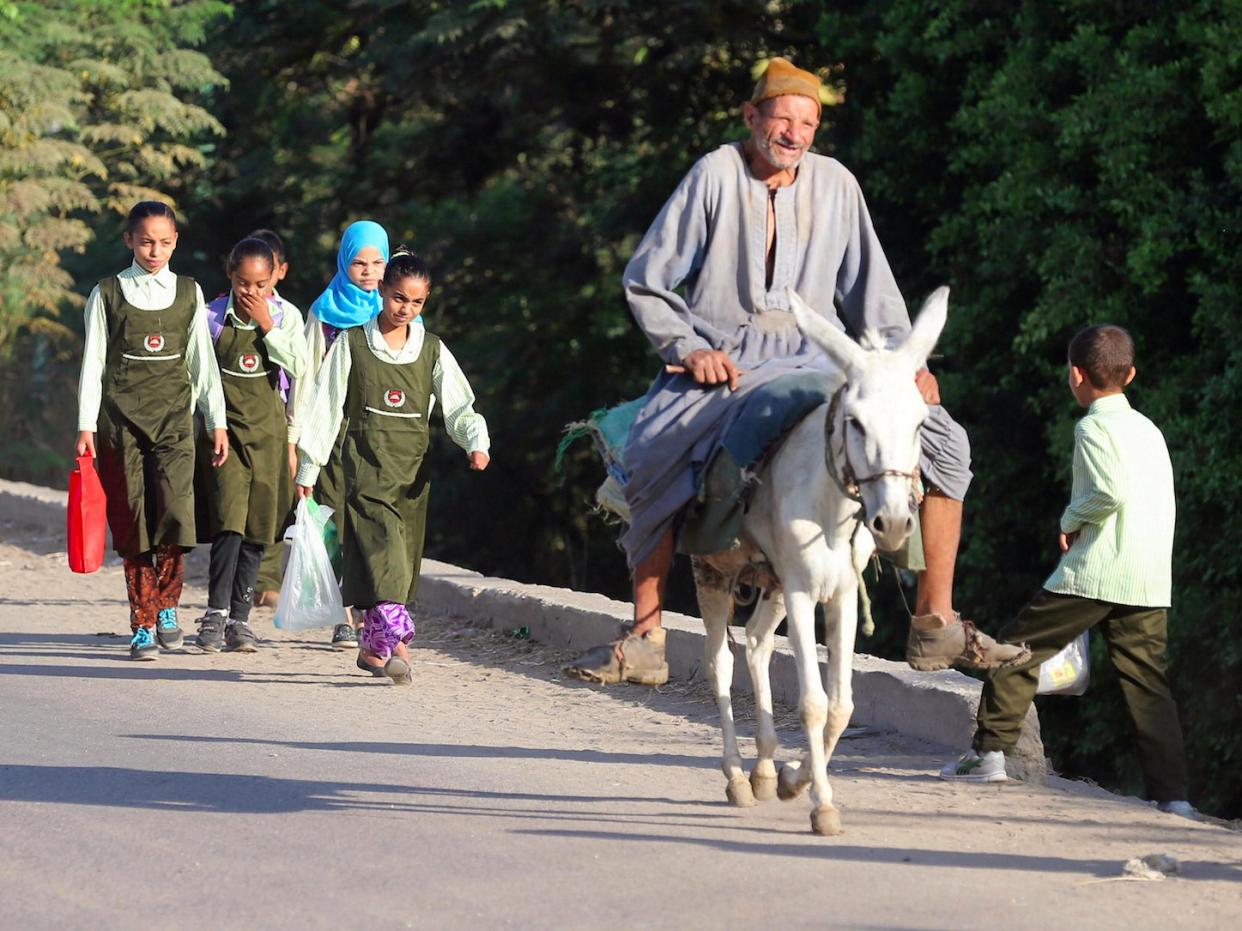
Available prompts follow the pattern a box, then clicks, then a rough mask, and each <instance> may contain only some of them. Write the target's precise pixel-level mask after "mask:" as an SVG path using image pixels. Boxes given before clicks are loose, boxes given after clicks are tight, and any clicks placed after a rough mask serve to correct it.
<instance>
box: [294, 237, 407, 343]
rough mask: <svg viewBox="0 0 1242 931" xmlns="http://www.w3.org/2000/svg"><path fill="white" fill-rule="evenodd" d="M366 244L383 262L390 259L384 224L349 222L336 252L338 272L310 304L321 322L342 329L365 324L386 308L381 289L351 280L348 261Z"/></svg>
mask: <svg viewBox="0 0 1242 931" xmlns="http://www.w3.org/2000/svg"><path fill="white" fill-rule="evenodd" d="M367 246H374V247H375V248H376V249H378V250H379V253H380V255H382V256H383V257H384V261H385V262H387V261H388V233H386V232H385V231H384V227H382V226H380V225H379V224H378V223H375V222H373V221H371V220H359V221H358V222H357V223H351V224H349V226H348V227H347V228H346V230H345V235H344V236H342V237H341V248H340V249H338V250H337V252H336V274H335V275H333V276H332V280H331V281H329V282H328V287H327V288H326V289H325V290H324V292H323V294H321V295H319V297H318V298H316V300H315V303H313V304H311V310H313V311H314V312H315V316H316V317H318V318H319V320H320V322H322V323H326V324H328V325H329V326H334V327H336V328H337V329H338V330H343V329H345V328H346V327H351V326H358V325H359V324H361V323H366V322H367V321H368V320H370V319H372V318H373V317H375V316H377V315H378V314H379V312H380V310H381V308H383V306H384V301H383V298H381V297H380V293H379V289H378V288H376V289H375V290H374V291H364V290H363V289H362V288H360V287H358V286H357V285H356V284H354V283H353V282H352V281H350V280H349V263H350V262H352V261H353V260H354V257H355V256H356V255H357V254H358V253H359V252H361V251H362V250H363V249H365V248H366V247H367Z"/></svg>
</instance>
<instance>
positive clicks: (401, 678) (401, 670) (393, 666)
mask: <svg viewBox="0 0 1242 931" xmlns="http://www.w3.org/2000/svg"><path fill="white" fill-rule="evenodd" d="M384 675H386V676H387V677H388V678H390V679H392V684H393V685H413V684H414V673H413V672H411V671H410V664H409V663H407V662H406V661H405V660H403V659H402V658H401V657H400V656H390V657H389V658H388V662H387V663H385V664H384Z"/></svg>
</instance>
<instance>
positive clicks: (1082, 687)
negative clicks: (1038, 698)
mask: <svg viewBox="0 0 1242 931" xmlns="http://www.w3.org/2000/svg"><path fill="white" fill-rule="evenodd" d="M1090 676H1091V644H1090V641H1089V640H1088V639H1087V631H1085V630H1084V631H1083V632H1082V633H1081V634H1080V635H1078V636H1077V637H1075V638H1074V639H1073V640H1072V641H1071V642H1070V643H1069V645H1068V646H1066V647H1065V649H1063V650H1062V651H1061V652H1060V653H1058V654H1056V655H1055V656H1053V657H1051V658H1049V659H1046V660H1044V662H1042V663H1040V665H1039V688H1038V689H1036V690H1035V691H1036V693H1037V694H1039V695H1081V694H1083V692H1085V691H1087V681H1088V679H1089V678H1090Z"/></svg>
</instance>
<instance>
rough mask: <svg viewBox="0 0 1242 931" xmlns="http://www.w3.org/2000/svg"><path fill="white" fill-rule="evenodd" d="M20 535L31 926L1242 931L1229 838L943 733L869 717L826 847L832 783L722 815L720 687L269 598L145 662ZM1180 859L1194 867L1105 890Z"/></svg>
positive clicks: (95, 580) (19, 888) (16, 645)
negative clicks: (1153, 861) (250, 628)
mask: <svg viewBox="0 0 1242 931" xmlns="http://www.w3.org/2000/svg"><path fill="white" fill-rule="evenodd" d="M0 541H2V542H0V838H3V842H2V846H0V927H3V928H5V929H7V928H21V929H27V928H31V929H33V928H118V929H119V928H126V929H130V928H146V927H155V928H204V929H206V928H210V929H222V928H269V927H297V928H331V929H341V928H363V927H365V928H389V927H394V928H401V927H418V928H442V927H443V928H490V927H600V928H634V927H655V928H700V927H704V928H706V927H711V928H735V927H737V928H746V927H750V928H759V927H765V926H772V925H780V926H786V927H787V926H794V927H848V928H950V927H951V928H981V929H1006V931H1008V929H1022V928H1031V929H1039V931H1048V929H1053V928H1121V927H1125V928H1129V929H1137V928H1149V927H1150V928H1155V927H1161V928H1168V927H1179V928H1182V927H1193V928H1226V927H1228V928H1237V927H1239V926H1242V835H1239V834H1238V833H1235V832H1232V831H1228V830H1225V829H1224V828H1221V827H1218V826H1212V825H1201V824H1192V823H1190V822H1186V821H1183V820H1182V819H1178V818H1175V817H1173V816H1169V815H1161V814H1159V813H1157V812H1155V811H1153V810H1152V809H1150V808H1148V807H1146V806H1143V805H1141V804H1139V803H1136V802H1134V801H1133V800H1121V799H1114V798H1111V797H1101V796H1100V795H1099V794H1098V793H1096V794H1091V793H1089V792H1084V791H1078V790H1076V791H1066V790H1064V789H1056V788H1035V787H1029V786H1024V785H1009V786H1002V787H995V786H992V787H987V788H979V787H967V786H960V785H948V784H945V783H942V782H940V781H938V780H936V779H934V778H933V777H932V776H931V773H932V772H934V769H935V767H936V766H937V765H938V764H939V763H940V762H941V761H942V759H943V755H944V749H943V748H932V747H928V746H926V745H919V744H916V743H912V742H910V741H903V740H902V739H899V738H896V737H894V736H892V735H883V734H873V735H870V736H863V737H860V738H855V739H852V740H847V741H844V742H843V744H842V746H841V750H840V752H839V753H838V755H837V756H836V758H835V759H834V760H833V764H832V770H833V784H834V787H835V790H836V792H837V800H838V803H839V804H840V806H841V809H842V814H843V818H844V821H845V826H846V832H847V833H846V834H845V835H844V836H842V837H837V838H820V837H815V836H813V835H811V834H810V832H809V829H808V814H809V804H808V803H807V801H806V800H805V799H800V800H797V801H794V802H790V803H779V802H767V803H763V804H761V805H759V806H758V807H756V808H753V809H749V810H735V809H731V808H729V807H727V806H726V805H725V804H724V792H723V788H724V786H723V778H722V777H721V775H720V772H719V769H718V752H719V751H718V746H719V745H718V739H717V732H716V728H715V708H714V705H713V704H712V703H710V702H709V701H706V700H705V692H704V689H703V688H702V687H701V686H698V687H687V686H685V685H680V686H679V685H677V684H674V685H673V687H671V688H667V689H664V690H660V691H652V690H649V689H642V688H638V687H623V688H620V689H613V690H607V691H604V690H597V689H593V688H590V687H587V686H583V685H580V684H577V683H572V682H567V681H565V680H563V679H561V678H560V677H559V675H558V673H557V660H558V659H560V657H559V656H557V655H555V654H550V653H549V652H548V651H545V650H542V649H541V648H538V647H535V646H532V645H531V644H529V643H526V642H523V641H518V640H514V639H512V638H508V637H505V636H503V635H499V634H496V633H492V632H482V631H477V630H473V629H462V628H461V627H460V625H459V624H455V623H454V622H452V621H446V620H437V619H431V620H429V621H423V622H420V624H421V627H420V632H419V641H418V644H419V645H418V649H417V650H416V651H415V660H416V672H415V678H416V681H415V684H414V686H413V687H410V688H404V689H403V688H399V687H396V686H391V685H389V684H387V683H386V682H384V681H375V680H371V679H369V678H367V677H365V676H364V675H363V674H362V673H360V672H359V671H357V670H356V669H354V668H353V658H352V656H349V655H342V654H339V653H334V652H332V651H330V650H328V649H327V648H326V645H325V644H324V643H323V638H322V636H321V633H320V632H312V633H310V634H309V635H298V634H295V635H289V634H286V633H284V632H281V631H276V630H274V629H273V628H272V626H271V623H270V615H268V614H267V613H262V614H259V615H258V621H257V624H256V627H257V628H258V630H259V632H260V635H261V636H264V637H266V638H269V639H267V640H266V642H265V643H264V645H263V649H262V651H261V652H259V653H257V654H254V655H250V656H237V655H231V654H217V655H204V654H200V653H197V652H195V651H194V650H192V649H188V648H187V649H183V650H182V651H179V652H176V653H168V654H164V655H162V656H161V657H160V659H159V660H158V661H156V662H153V663H132V662H130V661H129V660H128V659H127V658H126V651H125V645H126V642H127V638H126V636H125V635H124V631H125V629H126V628H127V619H126V607H125V601H124V585H123V581H122V577H121V574H120V571H119V569H117V568H116V567H110V568H105V569H104V570H102V571H101V572H99V573H96V574H94V575H90V576H74V575H72V574H71V573H70V572H69V571H68V569H67V568H66V567H65V565H64V559H63V557H62V556H60V555H59V554H58V553H57V552H56V550H57V549H58V547H59V540H58V539H56V538H55V537H54V536H40V535H39V534H38V533H37V532H34V531H31V530H29V529H23V528H18V527H14V526H12V525H9V526H2V525H0ZM202 597H203V593H202V591H201V589H198V588H190V589H188V590H187V595H186V602H187V604H188V605H189V606H190V607H191V608H195V607H199V606H201V604H202ZM192 617H193V612H192V610H186V611H184V612H183V623H184V622H186V621H189V620H190V619H191V618H192ZM788 720H792V719H788ZM743 727H744V729H746V730H747V731H748V730H749V725H747V724H743ZM782 740H783V742H784V744H785V746H786V748H787V749H786V750H785V751H784V753H785V755H786V756H787V757H789V756H793V755H794V754H795V753H796V750H795V749H792V748H791V745H796V743H797V741H798V737H797V733H796V731H793V730H785V731H783V732H782ZM745 749H746V751H747V752H750V753H753V745H752V744H751V743H750V742H749V741H748V742H747V744H746V747H745ZM1155 852H1163V853H1169V854H1172V855H1174V856H1177V857H1178V858H1180V859H1181V861H1182V864H1183V875H1182V876H1181V877H1180V878H1171V879H1169V880H1166V881H1163V882H1123V881H1106V882H1101V881H1100V880H1106V879H1111V878H1112V877H1116V876H1117V875H1118V874H1119V872H1120V869H1121V865H1122V863H1123V862H1124V861H1126V860H1128V859H1129V858H1131V857H1135V856H1142V855H1144V854H1148V853H1155Z"/></svg>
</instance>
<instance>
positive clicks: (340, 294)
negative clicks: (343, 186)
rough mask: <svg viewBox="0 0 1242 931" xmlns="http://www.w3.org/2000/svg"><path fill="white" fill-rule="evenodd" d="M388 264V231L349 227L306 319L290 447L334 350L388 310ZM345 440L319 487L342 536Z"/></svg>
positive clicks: (340, 633) (347, 636)
mask: <svg viewBox="0 0 1242 931" xmlns="http://www.w3.org/2000/svg"><path fill="white" fill-rule="evenodd" d="M387 261H388V233H387V232H386V231H385V230H384V228H383V227H382V226H380V225H379V224H378V223H376V222H374V221H373V220H358V221H356V222H354V223H351V224H349V226H348V227H346V229H345V232H344V233H343V234H342V235H341V244H340V247H339V248H338V249H337V253H336V274H335V275H333V276H332V280H331V281H330V282H328V286H327V287H326V288H325V289H324V291H323V293H322V294H320V295H319V297H317V298H316V299H315V301H314V303H312V304H311V306H310V310H309V311H308V312H307V314H306V345H307V350H308V356H309V365H308V369H309V375H308V377H307V378H305V379H299V380H298V381H297V382H295V384H294V388H293V392H294V403H293V419H292V420H291V421H290V423H289V442H290V443H298V442H299V441H300V438H301V433H302V425H303V424H304V423H305V422H306V417H307V410H306V409H307V407H308V405H309V404H310V399H311V397H312V396H313V394H314V376H316V375H317V374H318V372H319V370H320V366H322V364H323V362H324V360H325V359H326V358H327V355H328V351H329V349H331V347H332V345H333V344H334V343H335V342H336V340H337V339H338V338H340V336H341V334H342V333H344V332H346V331H347V330H349V329H350V328H351V327H356V326H361V325H362V324H364V323H366V322H367V321H368V320H373V319H374V318H375V317H376V316H377V315H378V314H379V312H380V310H381V309H382V307H383V300H382V298H381V297H380V294H379V284H380V281H381V279H382V277H383V274H384V265H385V263H386V262H387ZM344 441H345V437H344V433H343V432H342V433H341V434H340V435H339V436H338V437H337V445H336V447H335V449H334V451H333V455H331V456H330V457H329V458H328V460H327V462H326V463H325V464H324V467H323V468H322V469H321V470H320V472H319V475H318V479H317V481H316V483H315V500H316V501H317V502H318V503H319V504H322V505H326V506H328V507H330V508H332V510H333V511H334V512H335V513H334V516H333V520H334V522H335V523H336V527H337V531H338V533H339V534H341V535H342V536H343V535H344V523H343V522H344V513H343V509H342V502H343V500H344V497H343V493H344V470H343V468H342V465H341V449H342V448H343V446H344ZM348 604H349V602H346V605H348ZM359 613H360V612H358V611H357V610H355V611H354V612H352V614H353V616H354V618H358V616H359ZM347 619H348V615H347ZM359 623H360V621H359ZM357 645H358V635H357V633H356V631H355V628H354V624H353V623H348V622H346V623H341V624H337V625H336V626H335V627H334V628H333V630H332V646H333V647H334V648H335V649H338V650H348V649H352V648H353V647H355V646H357Z"/></svg>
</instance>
